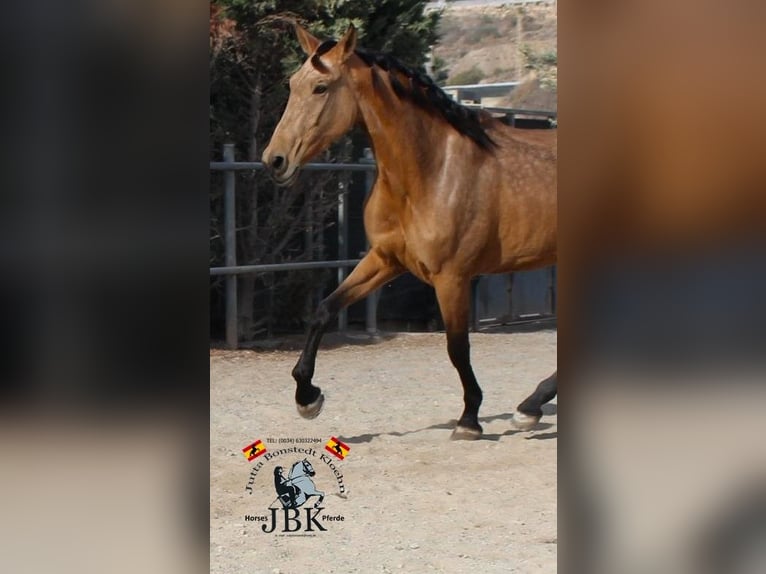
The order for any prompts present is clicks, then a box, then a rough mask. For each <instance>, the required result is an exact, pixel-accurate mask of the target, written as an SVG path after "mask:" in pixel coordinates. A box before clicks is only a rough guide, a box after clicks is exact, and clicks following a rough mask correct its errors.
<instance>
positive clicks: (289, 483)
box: [269, 458, 324, 508]
mask: <svg viewBox="0 0 766 574" xmlns="http://www.w3.org/2000/svg"><path fill="white" fill-rule="evenodd" d="M283 472H284V468H282V467H281V466H277V467H274V490H276V493H277V498H276V500H275V501H274V502H276V501H277V500H279V502H281V503H282V508H299V507H301V506H303V505H304V504H306V502H307V501H308V499H309V498H311V497H312V496H318V497H319V499H318V500H317V501H316V502H314V508H319V507H320V506H321V504H322V501H323V500H324V492H322V491H321V490H317V487H316V485H315V484H314V481H313V480H312V477H313V476H315V475H316V472H315V471H314V467H313V466H311V463H310V462H309V461H308V459H305V458H304V459H303V460H299V461H296V462H295V463H294V464H293V465H292V467H291V468H290V472H289V473H288V474H287V478H285V477H284V475H283V474H282V473H283ZM269 508H271V506H269Z"/></svg>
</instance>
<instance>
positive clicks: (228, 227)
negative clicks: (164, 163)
mask: <svg viewBox="0 0 766 574" xmlns="http://www.w3.org/2000/svg"><path fill="white" fill-rule="evenodd" d="M223 161H226V162H233V161H234V144H231V143H228V144H223ZM235 185H236V184H235V173H234V172H233V171H231V170H227V171H226V173H225V174H224V190H223V225H224V250H225V259H226V266H227V267H231V266H235V265H236V264H237V221H236V210H235V193H234V191H235ZM237 327H238V325H237V276H236V275H235V274H229V275H226V346H227V347H228V348H229V349H236V348H237V344H238V342H239V341H238V340H239V336H238V332H237V331H238V329H237Z"/></svg>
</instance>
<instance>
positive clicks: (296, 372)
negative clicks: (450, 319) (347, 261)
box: [293, 250, 402, 419]
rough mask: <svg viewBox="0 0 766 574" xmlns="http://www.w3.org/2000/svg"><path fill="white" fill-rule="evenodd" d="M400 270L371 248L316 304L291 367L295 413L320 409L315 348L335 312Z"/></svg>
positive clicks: (307, 414) (311, 413)
mask: <svg viewBox="0 0 766 574" xmlns="http://www.w3.org/2000/svg"><path fill="white" fill-rule="evenodd" d="M401 272H402V271H401V269H400V268H399V267H396V266H394V265H392V264H391V263H389V262H388V261H386V260H385V259H384V258H383V257H381V256H380V255H379V254H378V253H376V252H375V251H372V250H371V251H370V252H369V253H368V254H367V255H365V257H364V258H363V259H362V260H361V261H360V262H359V264H358V265H357V266H356V267H355V268H354V270H353V271H352V272H351V274H350V275H349V276H348V277H346V279H345V281H343V283H341V284H340V285H339V286H338V288H337V289H336V290H335V291H333V292H332V293H331V294H330V296H329V297H327V298H326V299H325V300H324V301H322V302H321V303H320V304H319V307H318V308H317V311H316V315H315V316H314V320H313V321H312V322H311V326H310V328H309V334H308V338H307V339H306V345H305V347H304V349H303V352H302V353H301V356H300V358H299V359H298V362H297V363H296V365H295V368H293V378H294V379H295V382H296V384H297V387H296V390H295V402H296V404H297V407H298V413H300V415H301V416H302V417H304V418H307V419H313V418H314V417H316V416H317V415H318V414H319V413H320V411H321V410H322V404H323V403H324V395H322V391H321V389H320V388H319V387H315V386H314V385H312V384H311V379H312V378H313V377H314V367H315V365H316V356H317V349H319V342H320V341H321V340H322V335H323V334H324V332H325V331H326V330H327V327H328V326H329V324H330V321H332V319H333V317H335V316H336V315H337V314H338V311H340V310H341V309H343V308H344V307H347V306H348V305H351V304H352V303H355V302H356V301H359V300H360V299H364V298H365V297H366V296H367V295H369V294H370V293H372V292H373V291H374V290H375V289H377V288H378V287H380V286H381V285H383V284H384V283H386V282H387V281H390V280H391V279H393V278H394V277H396V276H397V275H399V274H400V273H401Z"/></svg>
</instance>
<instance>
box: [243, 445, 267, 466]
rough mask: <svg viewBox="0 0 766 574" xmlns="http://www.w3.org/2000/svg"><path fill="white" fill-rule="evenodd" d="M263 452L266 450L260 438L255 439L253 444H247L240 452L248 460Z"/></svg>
mask: <svg viewBox="0 0 766 574" xmlns="http://www.w3.org/2000/svg"><path fill="white" fill-rule="evenodd" d="M264 452H266V445H264V444H263V443H262V442H261V441H260V440H257V441H255V442H254V443H253V444H249V445H247V446H246V447H245V448H243V449H242V454H244V455H245V458H246V459H247V460H248V462H249V461H251V460H253V459H256V458H258V457H259V456H261V455H262V454H263V453H264Z"/></svg>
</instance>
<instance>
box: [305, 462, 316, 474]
mask: <svg viewBox="0 0 766 574" xmlns="http://www.w3.org/2000/svg"><path fill="white" fill-rule="evenodd" d="M303 471H304V472H305V473H306V474H308V475H309V476H314V475H315V474H316V472H315V471H314V467H313V466H311V463H310V462H309V461H308V459H306V458H304V459H303Z"/></svg>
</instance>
